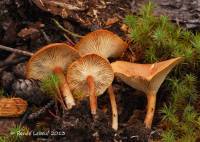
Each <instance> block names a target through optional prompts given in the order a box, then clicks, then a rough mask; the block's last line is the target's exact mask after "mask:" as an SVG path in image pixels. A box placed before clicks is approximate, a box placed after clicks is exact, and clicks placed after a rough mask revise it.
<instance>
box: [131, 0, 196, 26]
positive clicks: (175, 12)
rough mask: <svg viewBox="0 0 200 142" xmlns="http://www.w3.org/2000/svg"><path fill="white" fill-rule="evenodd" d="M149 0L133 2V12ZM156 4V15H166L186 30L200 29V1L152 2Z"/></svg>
mask: <svg viewBox="0 0 200 142" xmlns="http://www.w3.org/2000/svg"><path fill="white" fill-rule="evenodd" d="M147 1H148V0H133V1H132V3H131V7H132V12H137V11H138V9H139V8H140V7H141V6H142V5H143V4H144V3H145V2H147ZM151 1H152V2H153V3H155V4H156V8H155V14H156V15H161V14H165V15H168V16H169V17H170V19H171V20H173V21H175V22H177V23H181V24H184V25H185V26H186V28H188V29H191V28H200V0H151Z"/></svg>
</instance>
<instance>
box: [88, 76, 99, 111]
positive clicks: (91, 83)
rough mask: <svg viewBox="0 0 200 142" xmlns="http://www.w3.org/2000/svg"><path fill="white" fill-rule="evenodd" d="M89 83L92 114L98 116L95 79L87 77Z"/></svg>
mask: <svg viewBox="0 0 200 142" xmlns="http://www.w3.org/2000/svg"><path fill="white" fill-rule="evenodd" d="M87 83H88V87H89V95H90V96H89V97H90V109H91V114H92V115H96V112H97V96H96V90H95V82H94V78H93V77H92V76H88V77H87Z"/></svg>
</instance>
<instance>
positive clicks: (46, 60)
mask: <svg viewBox="0 0 200 142" xmlns="http://www.w3.org/2000/svg"><path fill="white" fill-rule="evenodd" d="M78 58H79V53H78V51H77V50H75V49H74V48H72V47H70V46H68V45H67V44H65V43H54V44H49V45H47V46H44V47H43V48H41V49H40V50H39V51H37V52H36V53H35V54H34V55H33V56H32V57H31V58H30V60H29V62H28V64H27V68H26V76H27V78H33V79H36V80H43V79H45V78H47V77H48V76H49V75H50V74H52V73H54V74H55V75H57V76H58V78H59V88H60V91H61V93H62V97H63V99H64V102H65V104H66V106H67V108H68V109H71V108H72V107H73V106H74V105H75V101H74V98H73V96H72V94H71V92H70V89H69V86H68V84H67V81H66V79H65V75H64V74H65V73H66V71H67V68H68V66H69V65H70V64H71V63H72V62H73V61H75V60H76V59H78Z"/></svg>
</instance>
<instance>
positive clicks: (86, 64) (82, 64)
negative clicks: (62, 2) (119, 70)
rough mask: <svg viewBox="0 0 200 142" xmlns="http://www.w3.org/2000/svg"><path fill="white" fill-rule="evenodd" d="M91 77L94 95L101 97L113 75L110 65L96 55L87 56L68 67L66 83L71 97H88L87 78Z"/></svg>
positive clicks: (110, 82)
mask: <svg viewBox="0 0 200 142" xmlns="http://www.w3.org/2000/svg"><path fill="white" fill-rule="evenodd" d="M88 76H92V77H93V80H94V83H95V89H96V95H101V94H103V93H104V92H105V90H106V89H107V88H108V87H109V86H110V85H111V84H112V81H113V79H114V73H113V70H112V67H111V65H110V63H109V62H108V61H107V60H106V59H104V58H103V57H100V56H98V55H96V54H88V55H85V56H83V57H81V58H80V59H78V60H77V61H75V62H74V63H72V64H71V65H70V67H69V68H68V71H67V81H68V84H69V87H70V89H71V90H72V92H73V95H74V96H75V97H76V98H83V97H85V96H88V95H89V88H88V84H87V77H88Z"/></svg>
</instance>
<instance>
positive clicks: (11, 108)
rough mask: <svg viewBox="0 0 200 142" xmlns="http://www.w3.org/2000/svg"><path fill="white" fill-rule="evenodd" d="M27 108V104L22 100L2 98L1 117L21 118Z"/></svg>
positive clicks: (0, 101)
mask: <svg viewBox="0 0 200 142" xmlns="http://www.w3.org/2000/svg"><path fill="white" fill-rule="evenodd" d="M27 106H28V104H27V102H26V101H24V100H23V99H21V98H0V117H18V116H21V115H22V114H23V113H24V112H25V111H26V109H27Z"/></svg>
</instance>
